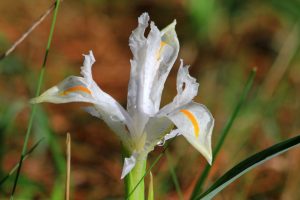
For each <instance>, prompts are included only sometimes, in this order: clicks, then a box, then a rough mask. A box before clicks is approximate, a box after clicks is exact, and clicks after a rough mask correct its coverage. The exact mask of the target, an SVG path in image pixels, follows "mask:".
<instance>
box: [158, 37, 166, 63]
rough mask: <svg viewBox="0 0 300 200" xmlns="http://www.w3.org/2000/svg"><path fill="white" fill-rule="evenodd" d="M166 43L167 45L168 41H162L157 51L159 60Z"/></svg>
mask: <svg viewBox="0 0 300 200" xmlns="http://www.w3.org/2000/svg"><path fill="white" fill-rule="evenodd" d="M166 45H167V43H166V42H163V41H161V42H160V46H159V49H158V51H157V52H156V59H157V60H158V59H159V58H160V55H161V51H162V49H163V47H164V46H166Z"/></svg>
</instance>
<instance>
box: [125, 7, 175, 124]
mask: <svg viewBox="0 0 300 200" xmlns="http://www.w3.org/2000/svg"><path fill="white" fill-rule="evenodd" d="M148 21H149V16H148V14H147V13H144V14H143V15H141V16H140V17H139V19H138V22H139V24H138V27H137V28H136V29H135V30H134V31H133V32H132V34H131V36H130V39H129V46H130V48H131V51H132V54H133V59H132V60H131V73H130V81H129V86H128V99H127V102H128V104H127V110H128V111H129V113H130V115H131V116H134V115H137V113H145V114H147V115H149V116H153V115H154V114H155V113H156V112H157V111H158V109H159V104H160V100H161V93H162V90H163V86H164V83H165V80H166V78H167V76H168V74H169V72H170V69H171V67H172V65H173V63H174V62H175V60H176V57H177V55H178V51H179V43H178V39H177V35H176V32H175V24H176V22H175V21H174V22H173V23H172V24H171V25H169V26H168V27H167V28H165V29H164V30H162V31H159V30H158V29H157V27H156V26H155V25H154V23H153V22H151V24H150V26H151V30H150V33H149V35H148V37H147V38H146V37H145V36H144V34H145V29H146V27H147V26H148ZM137 118H139V117H137Z"/></svg>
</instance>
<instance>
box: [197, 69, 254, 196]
mask: <svg viewBox="0 0 300 200" xmlns="http://www.w3.org/2000/svg"><path fill="white" fill-rule="evenodd" d="M255 74H256V68H254V69H252V71H251V73H250V75H249V77H248V80H247V82H246V85H245V88H244V90H243V92H242V95H241V97H240V99H239V101H238V102H237V104H236V106H235V107H234V109H233V112H232V114H231V116H230V117H229V119H228V121H227V123H226V124H225V126H224V128H223V129H222V131H221V133H220V137H219V139H218V141H217V144H216V147H215V148H214V150H213V162H214V161H215V159H216V157H217V155H218V153H219V151H220V150H221V147H222V146H223V144H224V141H225V139H226V137H227V135H228V133H229V130H230V128H231V127H232V125H233V122H234V121H235V119H236V117H237V115H238V113H239V111H240V109H241V107H242V105H243V103H244V102H245V99H246V97H247V96H248V94H249V92H250V89H251V87H252V85H253V81H254V78H255ZM210 169H211V166H210V165H209V164H206V166H205V168H204V170H203V172H202V174H201V176H200V177H199V179H198V181H197V183H196V185H195V188H194V191H193V193H192V196H191V199H194V198H195V197H196V196H197V195H199V194H201V191H202V187H203V184H204V182H205V180H206V178H207V176H208V174H209V171H210Z"/></svg>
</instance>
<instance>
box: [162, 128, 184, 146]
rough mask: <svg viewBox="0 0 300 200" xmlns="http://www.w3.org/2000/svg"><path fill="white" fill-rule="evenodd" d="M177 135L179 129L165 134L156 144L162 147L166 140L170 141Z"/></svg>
mask: <svg viewBox="0 0 300 200" xmlns="http://www.w3.org/2000/svg"><path fill="white" fill-rule="evenodd" d="M179 135H181V134H180V131H179V129H175V130H172V131H171V132H170V133H168V134H166V135H165V137H164V138H163V139H162V140H160V141H159V142H158V143H157V145H158V146H163V145H164V144H165V142H166V141H167V140H170V139H172V138H174V137H177V136H179Z"/></svg>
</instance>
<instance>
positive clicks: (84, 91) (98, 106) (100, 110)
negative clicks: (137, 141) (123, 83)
mask: <svg viewBox="0 0 300 200" xmlns="http://www.w3.org/2000/svg"><path fill="white" fill-rule="evenodd" d="M94 62H95V58H94V56H93V54H92V52H91V51H90V53H89V54H88V55H84V63H83V66H82V67H81V74H82V75H83V77H77V76H70V77H68V78H66V79H65V80H64V81H62V82H61V83H59V84H58V85H56V86H54V87H52V88H50V89H48V90H47V91H45V92H44V93H43V94H41V95H40V96H39V97H36V98H33V99H32V100H31V103H41V102H50V103H69V102H86V103H91V104H92V105H91V106H89V107H87V108H86V111H88V112H89V113H91V114H92V115H93V116H97V117H100V118H102V119H103V120H104V121H105V122H106V123H107V124H108V126H109V127H110V128H111V129H112V130H113V131H114V132H115V133H116V134H117V135H118V136H119V137H120V138H121V140H122V141H123V142H124V143H125V145H129V142H128V141H130V133H129V131H128V130H132V129H133V128H132V122H131V118H130V117H129V115H128V113H127V112H126V111H125V110H124V108H123V107H122V106H121V105H120V104H119V103H118V102H117V101H116V100H115V99H114V98H112V97H111V96H110V95H108V94H107V93H105V92H103V91H102V90H101V89H100V88H99V87H98V85H97V84H96V83H95V82H94V80H93V78H92V71H91V68H92V65H93V63H94Z"/></svg>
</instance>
